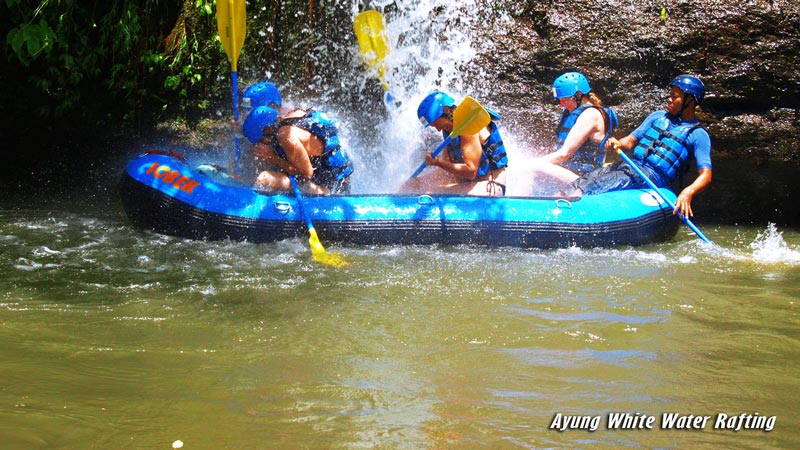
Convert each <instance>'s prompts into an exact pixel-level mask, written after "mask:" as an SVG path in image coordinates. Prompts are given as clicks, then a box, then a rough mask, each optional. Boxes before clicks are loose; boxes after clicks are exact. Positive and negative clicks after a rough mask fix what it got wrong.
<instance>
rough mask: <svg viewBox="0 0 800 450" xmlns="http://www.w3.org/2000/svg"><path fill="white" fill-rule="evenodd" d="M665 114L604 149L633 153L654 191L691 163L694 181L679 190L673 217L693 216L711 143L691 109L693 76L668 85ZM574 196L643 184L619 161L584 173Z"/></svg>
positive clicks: (695, 90)
mask: <svg viewBox="0 0 800 450" xmlns="http://www.w3.org/2000/svg"><path fill="white" fill-rule="evenodd" d="M669 86H670V91H669V98H668V99H667V108H666V111H656V112H654V113H652V114H650V115H649V116H648V117H647V118H646V119H645V120H644V122H642V124H641V125H639V127H638V128H636V129H635V130H633V132H631V134H629V135H628V136H625V137H624V138H622V139H619V140H617V139H616V138H613V137H612V138H610V139H609V140H608V141H607V142H606V147H607V148H608V149H617V148H620V149H622V150H633V157H632V158H631V159H632V160H633V162H634V163H635V164H637V165H638V166H639V168H640V169H642V171H643V172H644V173H645V175H647V176H648V178H650V180H652V181H653V182H654V183H655V184H656V185H657V186H659V187H665V186H668V185H669V184H670V183H671V182H672V181H674V180H676V179H677V178H678V177H679V176H680V175H682V174H683V173H684V172H685V171H686V170H687V169H688V165H689V160H691V159H694V160H695V165H696V166H697V171H698V175H697V178H696V179H695V180H694V181H693V182H692V183H691V184H690V185H688V186H686V187H685V188H683V190H681V192H680V194H678V199H677V201H676V202H675V211H674V213H675V214H679V215H681V216H687V217H692V215H693V212H692V198H693V197H694V195H695V194H697V193H698V192H700V191H702V190H703V189H705V188H706V187H708V185H709V184H711V138H710V137H709V135H708V131H706V129H705V128H703V127H702V125H700V121H699V120H698V119H697V116H696V112H695V109H696V108H697V106H698V105H700V103H702V101H703V97H704V95H705V86H704V85H703V82H702V81H700V79H698V78H697V77H694V76H692V75H685V74H684V75H679V76H677V77H675V78H674V79H673V80H672V81H671V82H670V84H669ZM571 187H572V188H574V190H575V192H573V194H575V195H580V194H599V193H601V192H608V191H615V190H620V189H627V188H644V187H647V184H646V182H645V181H644V180H643V179H642V178H640V177H639V175H638V174H637V173H636V172H635V171H634V170H633V169H632V168H631V167H630V166H628V165H627V164H626V163H625V162H624V161H620V162H617V163H615V164H612V165H611V166H607V167H603V168H600V169H597V170H595V171H592V172H589V173H588V174H585V175H583V176H581V177H580V178H578V179H577V180H575V181H574V182H573V183H572V184H571Z"/></svg>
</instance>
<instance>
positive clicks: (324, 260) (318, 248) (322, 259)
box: [308, 228, 350, 269]
mask: <svg viewBox="0 0 800 450" xmlns="http://www.w3.org/2000/svg"><path fill="white" fill-rule="evenodd" d="M308 245H309V246H310V247H311V256H312V257H313V258H314V261H316V262H318V263H321V264H325V265H327V266H331V267H336V268H337V269H339V268H342V267H347V265H348V264H350V263H349V262H348V261H347V260H345V259H344V256H342V255H341V254H340V253H328V252H327V251H325V247H324V246H323V245H322V242H320V241H319V236H317V230H315V229H314V228H311V229H309V230H308Z"/></svg>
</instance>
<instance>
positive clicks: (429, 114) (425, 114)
mask: <svg viewBox="0 0 800 450" xmlns="http://www.w3.org/2000/svg"><path fill="white" fill-rule="evenodd" d="M455 105H456V101H455V100H454V99H453V97H451V96H449V95H448V94H445V93H444V92H441V91H433V92H431V93H430V94H428V95H427V96H426V97H425V98H424V99H423V100H422V102H420V104H419V107H418V108H417V117H419V121H420V122H422V125H423V126H426V127H427V126H429V125H430V124H432V123H433V122H434V121H435V120H436V119H438V118H439V117H442V114H444V108H445V106H448V107H451V108H452V107H453V106H455Z"/></svg>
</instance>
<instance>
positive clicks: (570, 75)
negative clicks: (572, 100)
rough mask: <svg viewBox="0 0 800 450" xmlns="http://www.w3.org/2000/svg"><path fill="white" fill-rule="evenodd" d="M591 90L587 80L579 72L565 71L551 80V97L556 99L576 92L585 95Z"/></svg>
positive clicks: (570, 95) (571, 95)
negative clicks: (554, 79)
mask: <svg viewBox="0 0 800 450" xmlns="http://www.w3.org/2000/svg"><path fill="white" fill-rule="evenodd" d="M591 91H592V88H591V87H589V80H587V79H586V77H585V76H584V75H583V74H582V73H579V72H567V73H565V74H564V75H561V76H560V77H558V78H556V81H554V82H553V97H555V98H557V99H559V98H567V97H573V96H574V95H575V94H576V93H578V92H580V93H581V94H584V95H586V94H588V93H589V92H591Z"/></svg>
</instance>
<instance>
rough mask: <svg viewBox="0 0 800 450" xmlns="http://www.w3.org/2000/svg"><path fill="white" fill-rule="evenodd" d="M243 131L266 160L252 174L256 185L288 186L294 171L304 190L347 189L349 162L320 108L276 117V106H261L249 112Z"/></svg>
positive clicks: (328, 191) (327, 191)
mask: <svg viewBox="0 0 800 450" xmlns="http://www.w3.org/2000/svg"><path fill="white" fill-rule="evenodd" d="M242 133H243V134H244V136H245V137H246V138H247V139H248V140H249V141H250V142H252V143H253V155H254V156H255V158H256V160H257V161H259V162H260V163H262V164H263V165H264V166H266V167H265V170H262V171H260V172H259V174H258V176H257V178H256V188H257V189H259V190H264V191H291V189H292V186H291V182H290V181H289V178H288V176H294V177H296V179H297V181H298V183H299V184H300V187H301V189H303V190H304V191H305V192H308V193H312V194H336V193H347V192H349V190H350V178H349V177H350V174H352V173H353V164H352V163H351V161H350V158H349V157H348V155H347V151H346V150H345V149H344V148H342V146H341V144H340V141H339V136H338V129H337V126H336V122H335V121H334V120H333V119H331V118H330V117H329V116H328V115H327V113H325V112H324V111H316V110H309V111H305V110H302V109H296V110H294V111H291V112H290V113H288V114H287V115H285V116H281V117H279V114H278V111H276V110H275V109H273V108H270V107H268V106H259V107H257V108H255V109H253V110H252V111H251V112H250V114H248V115H247V118H246V119H245V120H244V124H243V125H242ZM287 175H288V176H287Z"/></svg>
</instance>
